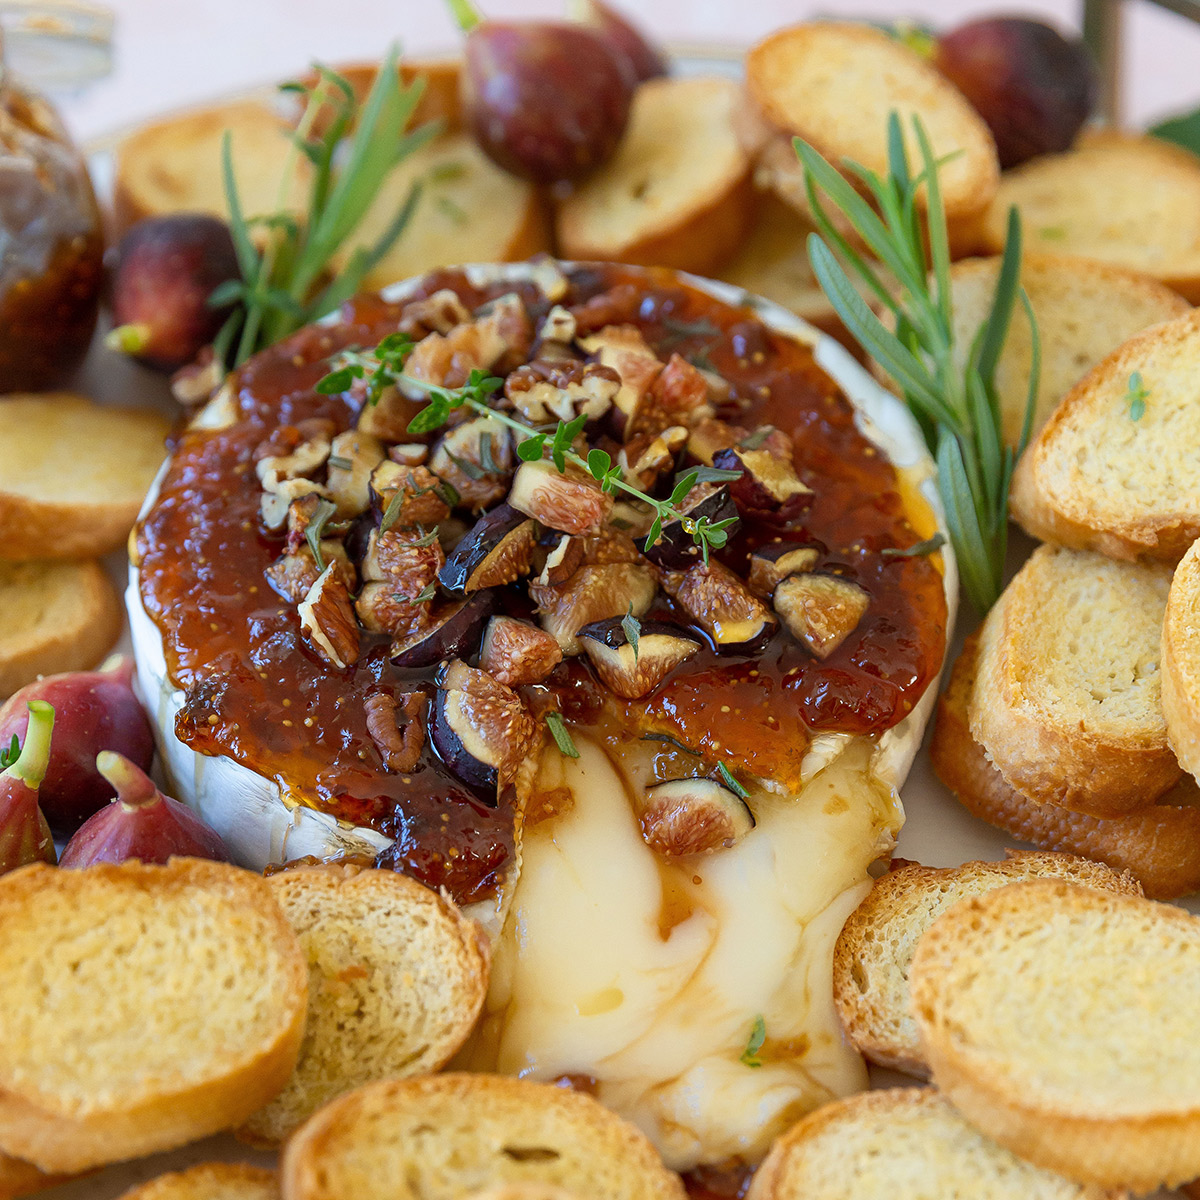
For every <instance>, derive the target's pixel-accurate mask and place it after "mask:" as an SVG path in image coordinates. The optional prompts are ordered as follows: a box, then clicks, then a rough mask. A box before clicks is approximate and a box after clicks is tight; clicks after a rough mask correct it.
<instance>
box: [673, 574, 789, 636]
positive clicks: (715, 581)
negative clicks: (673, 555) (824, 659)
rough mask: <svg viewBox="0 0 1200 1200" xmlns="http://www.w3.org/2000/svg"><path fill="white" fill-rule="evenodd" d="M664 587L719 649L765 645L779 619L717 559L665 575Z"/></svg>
mask: <svg viewBox="0 0 1200 1200" xmlns="http://www.w3.org/2000/svg"><path fill="white" fill-rule="evenodd" d="M662 583H663V590H664V591H665V592H666V593H667V594H668V595H669V596H670V597H671V598H672V599H673V600H674V601H675V603H676V604H678V605H679V607H680V608H681V609H682V610H683V611H684V613H685V614H686V615H687V616H688V618H689V619H690V620H692V621H694V622H695V623H696V624H697V625H699V626H700V628H701V629H703V630H704V632H705V633H707V634H708V636H709V637H710V638H712V640H713V644H714V645H715V646H716V648H717V650H718V651H721V650H737V651H749V650H753V649H756V648H757V647H759V646H761V645H762V644H763V643H764V642H765V641H766V640H767V639H768V638H769V637H770V636H771V634H772V633H774V632H775V627H776V625H777V624H778V622H777V621H776V620H775V617H774V616H773V615H772V614H771V610H770V609H769V608H768V607H767V606H766V605H765V604H764V603H763V602H762V601H761V600H760V599H759V598H758V597H757V596H756V595H755V594H754V593H753V592H752V591H751V590H750V589H749V588H748V587H747V586H746V585H745V584H744V583H743V582H742V580H741V579H739V578H738V576H737V575H735V574H734V573H733V572H732V571H731V570H730V569H729V568H728V567H726V566H725V565H724V564H722V563H719V562H717V561H716V560H710V561H709V563H708V565H707V566H706V565H705V564H704V563H697V564H696V565H695V566H694V567H689V568H688V569H687V570H686V571H668V572H665V573H664V575H663V581H662Z"/></svg>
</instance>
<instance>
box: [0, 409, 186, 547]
mask: <svg viewBox="0 0 1200 1200" xmlns="http://www.w3.org/2000/svg"><path fill="white" fill-rule="evenodd" d="M170 428H171V426H170V422H168V421H167V419H166V418H165V417H162V416H160V415H159V414H158V413H156V412H150V411H148V410H147V409H143V408H116V407H110V406H106V405H100V404H96V403H94V402H93V401H91V400H88V399H87V398H86V397H85V396H74V395H71V394H69V393H66V392H51V393H47V394H44V395H39V396H9V397H5V398H4V399H2V400H0V445H3V446H4V458H3V460H0V558H7V559H27V558H94V557H97V556H99V555H101V554H108V553H109V551H111V550H119V549H120V548H121V547H122V546H123V545H124V544H125V539H126V538H127V537H128V536H129V531H130V529H132V528H133V522H134V520H135V519H136V518H137V514H138V509H139V508H141V506H142V501H143V500H144V499H145V496H146V492H147V490H148V489H149V487H150V484H151V483H152V482H153V480H154V476H155V473H156V472H157V471H158V469H159V467H160V466H162V461H163V458H164V456H165V454H166V449H165V447H164V442H165V440H166V436H167V433H168V432H169V431H170Z"/></svg>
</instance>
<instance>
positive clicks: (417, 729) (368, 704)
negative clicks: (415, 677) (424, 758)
mask: <svg viewBox="0 0 1200 1200" xmlns="http://www.w3.org/2000/svg"><path fill="white" fill-rule="evenodd" d="M363 707H364V708H365V709H366V713H367V733H369V734H370V735H371V741H373V742H374V743H375V748H376V749H377V750H378V751H379V756H380V758H382V759H383V765H384V766H385V767H386V768H387V769H388V770H389V771H415V770H416V769H417V767H418V766H419V765H420V763H421V751H422V750H423V749H424V748H425V723H424V714H425V697H424V695H422V693H421V692H402V693H401V694H400V695H399V696H393V695H392V694H391V693H390V692H372V693H371V695H369V696H368V697H367V698H366V700H365V701H364V702H363Z"/></svg>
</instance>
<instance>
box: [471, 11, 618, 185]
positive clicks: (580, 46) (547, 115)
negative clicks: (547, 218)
mask: <svg viewBox="0 0 1200 1200" xmlns="http://www.w3.org/2000/svg"><path fill="white" fill-rule="evenodd" d="M635 82H636V80H635V77H634V70H633V66H632V64H631V63H630V61H629V59H628V57H627V56H626V55H625V54H624V53H622V52H621V51H620V50H618V49H617V47H616V46H615V45H614V44H613V42H612V41H611V40H610V39H609V38H608V37H606V36H605V35H604V34H602V33H600V32H598V31H597V30H595V29H590V28H587V27H586V26H583V25H570V24H566V23H564V22H554V21H521V22H511V23H509V22H500V21H484V22H482V23H480V24H478V25H476V26H475V27H474V28H473V29H471V31H470V32H469V33H468V34H467V38H466V47H465V69H464V71H463V99H464V108H465V110H466V114H467V119H468V121H469V122H470V124H471V127H472V129H473V131H474V133H475V137H476V140H477V141H478V142H479V144H480V146H481V147H482V148H483V150H484V152H485V153H486V154H487V155H488V156H489V157H490V158H491V159H493V160H494V161H495V162H496V163H497V164H499V165H500V166H501V167H503V168H504V169H505V170H506V171H511V172H512V173H513V174H514V175H520V176H522V177H524V178H526V179H532V180H534V181H535V182H537V183H557V182H559V181H562V180H577V179H581V178H582V177H583V176H585V175H587V174H588V173H589V172H591V171H593V170H594V169H595V168H596V167H598V166H600V164H601V163H603V162H604V161H605V160H606V159H608V158H609V157H610V156H611V155H612V153H613V151H614V150H615V149H616V147H617V143H618V142H619V141H620V139H621V135H622V133H624V132H625V126H626V124H627V123H628V120H629V106H630V103H631V102H632V99H633V88H634V84H635Z"/></svg>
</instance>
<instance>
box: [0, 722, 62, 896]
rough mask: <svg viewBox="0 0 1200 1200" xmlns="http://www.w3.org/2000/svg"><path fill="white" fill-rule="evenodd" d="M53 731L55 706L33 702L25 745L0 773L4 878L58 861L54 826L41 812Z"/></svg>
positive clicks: (0, 841) (0, 852)
mask: <svg viewBox="0 0 1200 1200" xmlns="http://www.w3.org/2000/svg"><path fill="white" fill-rule="evenodd" d="M53 731H54V708H53V706H52V705H49V704H47V703H46V702H45V701H44V700H34V701H31V702H30V705H29V727H28V731H27V732H26V734H25V744H24V745H23V746H22V747H21V748H20V751H19V753H18V754H17V755H16V757H15V759H12V760H11V761H10V762H9V766H8V768H7V770H5V771H4V772H3V773H0V875H2V874H4V872H6V871H14V870H16V868H17V867H23V866H25V865H26V863H31V862H48V863H51V864H53V863H54V861H55V855H54V839H53V838H52V837H51V836H50V826H49V825H47V824H46V818H45V817H44V816H43V815H42V810H41V809H40V808H38V788H39V787H40V786H41V782H42V780H43V779H44V778H45V775H46V766H47V764H48V763H49V761H50V735H51V733H52V732H53ZM10 752H11V751H10ZM6 758H7V756H6Z"/></svg>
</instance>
